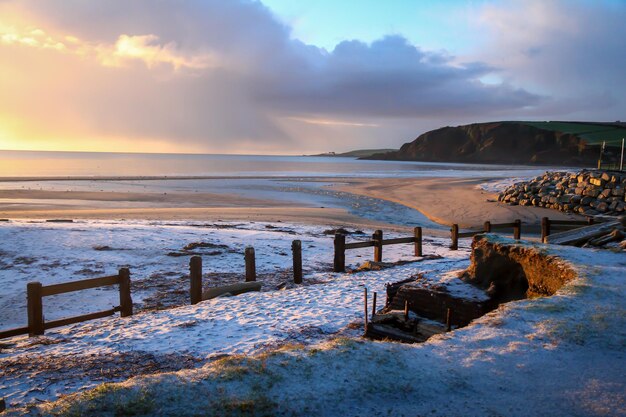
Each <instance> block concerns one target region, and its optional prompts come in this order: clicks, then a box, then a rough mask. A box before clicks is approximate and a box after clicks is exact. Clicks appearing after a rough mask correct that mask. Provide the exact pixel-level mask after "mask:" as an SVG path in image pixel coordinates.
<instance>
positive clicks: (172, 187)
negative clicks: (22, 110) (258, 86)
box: [0, 151, 550, 228]
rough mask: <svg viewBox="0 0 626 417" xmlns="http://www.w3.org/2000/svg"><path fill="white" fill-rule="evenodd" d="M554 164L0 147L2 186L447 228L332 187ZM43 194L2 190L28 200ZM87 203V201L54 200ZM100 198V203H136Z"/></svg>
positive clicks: (490, 175)
mask: <svg viewBox="0 0 626 417" xmlns="http://www.w3.org/2000/svg"><path fill="white" fill-rule="evenodd" d="M547 169H550V167H534V166H533V167H528V166H514V165H513V166H512V165H486V164H455V163H431V162H428V163H427V162H412V161H372V160H359V159H356V158H345V157H324V156H283V155H214V154H149V153H143V154H142V153H94V152H43V151H0V190H8V189H31V190H46V191H110V192H139V193H163V194H165V193H194V192H206V193H216V194H229V195H237V196H242V197H247V198H254V199H259V200H272V201H278V202H285V203H288V204H296V205H299V206H308V207H330V208H341V209H345V210H347V211H348V212H350V213H351V214H354V215H356V216H359V217H361V218H364V219H367V220H374V221H380V222H385V223H392V224H398V225H421V226H424V227H431V228H441V227H442V225H438V224H436V223H434V222H432V221H430V220H429V219H428V218H426V217H425V216H424V215H423V214H422V213H420V212H419V211H416V210H414V209H411V208H409V207H405V206H403V205H400V204H396V203H392V202H388V201H384V200H380V199H374V198H369V197H363V196H356V195H353V194H350V193H345V192H341V191H337V190H335V189H333V187H332V185H334V184H338V183H342V181H343V182H345V181H347V180H349V179H351V178H420V177H421V178H426V177H447V178H485V180H487V179H490V180H493V179H494V178H495V179H507V178H529V177H534V176H537V175H540V174H542V173H543V172H545V170H547ZM40 203H41V201H30V200H19V201H17V200H13V201H7V199H2V198H0V204H4V206H5V207H6V206H7V205H12V206H13V207H16V206H20V207H27V206H29V205H33V204H40ZM46 203H57V204H62V205H67V204H76V205H81V204H82V203H84V202H81V201H67V200H64V201H50V200H47V201H46ZM132 204H133V203H128V202H101V203H100V205H101V206H102V207H107V208H116V207H117V206H120V207H121V206H122V205H124V206H126V207H129V206H132Z"/></svg>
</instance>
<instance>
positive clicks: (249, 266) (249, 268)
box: [244, 246, 256, 282]
mask: <svg viewBox="0 0 626 417" xmlns="http://www.w3.org/2000/svg"><path fill="white" fill-rule="evenodd" d="M244 258H245V260H246V282H248V281H256V259H255V256H254V248H253V247H252V246H248V247H247V248H246V250H245V251H244Z"/></svg>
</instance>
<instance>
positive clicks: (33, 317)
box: [0, 217, 593, 339]
mask: <svg viewBox="0 0 626 417" xmlns="http://www.w3.org/2000/svg"><path fill="white" fill-rule="evenodd" d="M589 224H593V219H591V218H590V219H589V220H588V221H571V220H550V219H549V218H547V217H544V218H543V219H542V222H541V238H542V241H544V240H545V237H546V236H548V235H549V234H550V231H551V230H552V229H554V228H559V229H563V228H569V229H571V228H576V227H580V226H586V225H589ZM508 228H512V229H513V237H514V238H515V239H520V238H521V230H522V224H521V221H520V220H515V221H514V222H512V223H496V224H493V223H491V222H489V221H487V222H485V223H484V227H483V229H482V230H470V231H465V232H459V226H458V225H457V224H453V225H452V228H451V245H450V249H452V250H457V249H458V242H459V239H461V238H466V237H473V236H475V235H477V234H481V233H490V232H492V231H494V230H497V229H508ZM406 243H413V244H414V254H415V256H422V228H421V227H415V228H414V229H413V236H408V237H400V238H395V239H384V238H383V231H382V230H376V231H375V232H374V234H373V235H372V238H371V239H370V240H366V241H361V242H352V243H346V236H345V235H344V234H341V233H337V234H335V238H334V260H333V270H334V272H345V269H346V251H347V250H350V249H359V248H367V247H373V248H374V261H375V262H382V260H383V246H386V245H397V244H406ZM291 250H292V254H293V279H294V282H295V283H296V284H301V283H302V275H303V273H302V242H301V241H300V240H294V241H293V242H292V244H291ZM244 259H245V265H246V266H245V280H246V282H250V281H256V278H257V274H256V257H255V250H254V248H253V247H251V246H249V247H246V249H245V251H244ZM189 278H190V287H189V295H190V302H191V304H197V303H199V302H200V301H202V258H201V257H199V256H193V257H192V258H191V260H190V262H189ZM109 285H119V293H120V305H119V306H117V307H113V308H112V309H109V310H104V311H99V312H95V313H89V314H84V315H81V316H76V317H68V318H64V319H59V320H53V321H49V322H46V321H45V320H44V314H43V300H42V299H43V297H46V296H51V295H57V294H63V293H68V292H74V291H80V290H85V289H90V288H97V287H103V286H109ZM26 289H27V307H28V308H27V309H28V326H26V327H20V328H15V329H9V330H4V331H0V339H3V338H8V337H13V336H18V335H22V334H29V335H30V336H36V335H43V334H44V331H45V330H47V329H51V328H54V327H60V326H65V325H69V324H74V323H79V322H83V321H87V320H93V319H98V318H103V317H108V316H112V315H113V314H115V313H116V312H118V311H119V312H120V315H121V316H122V317H127V316H131V315H132V314H133V305H132V299H131V293H130V272H129V270H128V269H127V268H122V269H120V270H119V273H118V274H117V275H113V276H108V277H102V278H92V279H86V280H81V281H75V282H67V283H63V284H54V285H46V286H44V285H42V284H41V283H39V282H31V283H28V284H27V287H26Z"/></svg>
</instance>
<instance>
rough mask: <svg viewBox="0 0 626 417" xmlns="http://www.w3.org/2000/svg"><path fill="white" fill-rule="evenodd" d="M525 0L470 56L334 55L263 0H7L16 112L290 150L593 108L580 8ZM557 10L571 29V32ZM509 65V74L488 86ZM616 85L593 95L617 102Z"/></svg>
mask: <svg viewBox="0 0 626 417" xmlns="http://www.w3.org/2000/svg"><path fill="white" fill-rule="evenodd" d="M524 4H526V2H524V3H519V4H518V5H517V6H515V7H512V6H511V7H509V6H506V7H505V6H493V7H492V6H489V7H487V8H486V9H484V10H483V12H482V14H481V16H479V17H480V18H481V19H482V20H481V22H482V23H481V30H485V31H487V32H489V33H492V34H493V35H494V38H495V37H497V39H496V40H493V41H490V43H489V48H486V49H487V51H486V52H484V53H483V52H481V53H477V54H474V56H469V57H466V58H468V59H461V58H458V57H455V56H453V55H451V54H450V53H449V52H447V51H426V50H423V49H421V48H420V47H418V46H416V45H414V44H412V43H411V42H410V41H409V40H407V39H405V38H404V37H402V36H399V35H394V36H387V37H384V38H382V39H379V40H377V41H374V42H372V43H369V44H368V43H364V42H361V41H358V40H346V41H343V42H341V43H339V44H338V45H337V46H336V47H335V48H334V49H333V50H331V51H327V50H325V49H321V48H318V47H315V46H312V45H307V44H304V43H302V42H301V41H299V40H297V39H293V38H292V37H291V33H290V29H289V27H287V26H285V25H284V24H282V23H280V22H279V21H278V20H277V19H276V18H275V17H274V16H273V15H272V13H271V12H270V11H269V10H268V9H267V8H265V7H264V6H263V5H262V4H261V3H259V2H257V1H249V0H204V1H201V0H190V1H185V2H181V1H177V0H163V1H159V2H154V1H148V0H134V1H132V2H127V1H122V0H109V1H106V2H85V1H82V0H59V1H55V2H50V1H47V0H21V1H17V0H4V1H3V2H0V60H1V61H2V62H3V63H7V64H3V65H4V69H3V70H2V71H3V73H1V74H0V89H1V90H2V91H3V94H4V96H5V97H4V99H3V101H2V102H0V116H2V117H1V118H4V119H7V118H8V117H11V118H13V119H15V120H23V121H24V123H21V124H20V125H21V126H22V127H23V129H25V130H24V131H23V132H22V137H24V138H28V137H34V136H38V137H43V136H45V135H46V132H48V133H49V132H54V133H55V135H53V136H55V137H58V136H63V135H65V136H67V137H70V136H71V137H74V138H76V141H77V143H78V142H80V141H81V140H84V139H83V138H96V137H97V138H106V137H115V138H127V140H128V143H129V146H131V145H132V144H133V143H139V142H141V143H143V142H145V141H146V140H152V141H154V142H155V143H156V142H159V143H165V142H167V143H170V144H172V145H173V146H178V147H179V149H180V150H186V151H199V150H200V151H202V150H203V151H209V152H232V151H239V152H270V151H274V152H276V151H283V152H284V151H305V150H319V149H323V150H327V149H328V148H327V146H333V147H334V148H342V149H348V148H352V147H360V146H368V147H369V146H376V145H378V146H385V147H387V146H389V145H390V144H389V143H382V141H381V135H383V133H382V132H388V133H389V135H387V134H386V133H385V134H384V137H393V140H395V141H396V144H399V143H400V142H402V141H403V140H406V139H410V138H411V137H413V136H416V135H417V134H418V133H420V130H423V129H425V128H431V127H437V126H438V125H448V124H453V123H461V122H465V121H476V120H489V119H494V118H512V115H519V114H522V115H523V114H526V115H528V114H532V113H533V112H537V111H538V109H544V111H545V109H551V110H550V111H553V112H559V111H563V112H568V111H570V112H571V111H580V110H576V109H575V107H576V106H571V104H570V105H569V107H568V106H566V105H565V103H564V102H563V101H559V100H564V98H565V97H566V96H565V95H566V93H568V91H567V86H568V85H569V86H571V85H572V83H574V82H576V83H578V84H580V81H581V79H583V78H584V74H583V72H584V71H582V70H580V71H578V70H572V71H574V72H576V73H577V75H576V76H574V75H571V74H569V73H568V74H560V75H558V71H560V72H561V73H562V72H563V70H564V68H563V67H562V66H559V65H558V62H557V61H558V59H557V58H554V56H555V55H556V56H559V57H560V58H559V59H562V60H564V61H565V62H568V63H571V64H572V65H577V66H583V67H584V68H587V69H588V70H592V71H596V70H597V69H598V65H596V64H590V63H588V62H586V61H585V59H583V58H575V59H573V58H571V57H570V56H569V55H568V54H569V53H572V52H573V51H574V49H575V47H574V46H569V43H568V42H569V41H571V40H572V39H573V40H574V41H576V42H579V41H581V30H580V29H576V30H573V29H572V24H571V22H577V20H576V19H578V18H579V17H580V16H579V14H577V13H574V14H573V16H570V15H569V13H561V15H559V14H558V13H557V9H558V7H557V6H550V7H547V6H545V7H544V6H541V4H539V3H532V5H533V6H532V7H531V9H530V10H525V9H524ZM529 4H530V3H529ZM581 4H582V3H581ZM516 7H517V8H516ZM520 8H522V9H524V10H522V11H523V12H524V13H527V14H528V16H529V17H530V18H529V19H521V18H519V16H520V13H521V12H520V10H519V9H520ZM579 8H580V10H582V11H584V7H583V6H580V7H579ZM516 14H517V15H516ZM522 14H523V13H522ZM563 15H565V16H563ZM7 16H8V17H7ZM546 16H548V17H546ZM552 16H554V19H560V20H558V24H559V27H560V26H561V25H562V26H563V29H562V30H557V31H556V32H557V33H556V36H555V34H554V33H555V30H554V29H553V28H552V27H551V25H550V19H551V18H552ZM516 17H517V21H516V20H515V18H516ZM567 19H572V20H571V21H570V20H567ZM611 25H612V24H611ZM611 25H610V26H611ZM7 28H8V29H7ZM16 28H17V29H16ZM592 31H593V32H594V33H596V32H597V33H596V34H594V35H593V38H594V39H595V40H596V41H599V40H601V39H603V36H604V35H603V31H602V30H600V29H598V28H595V29H593V30H592ZM5 36H6V39H5ZM582 38H584V37H582ZM554 39H556V41H555V40H554ZM583 40H584V39H583ZM611 42H612V43H611V45H612V47H614V48H616V50H618V51H621V50H622V49H621V48H622V47H621V46H619V45H618V41H616V40H612V41H611ZM585 45H589V42H586V44H585ZM507 48H509V49H507ZM568 48H569V49H568ZM579 52H580V51H579ZM596 53H598V52H596ZM621 56H622V57H623V56H625V54H622V55H621ZM620 59H621V58H620ZM617 60H618V58H616V59H615V61H617ZM615 61H614V62H613V63H614V64H615V63H616V62H615ZM603 62H604V61H603ZM541 65H545V66H546V67H547V68H546V67H544V68H542V67H541ZM622 67H623V65H622ZM567 70H568V71H570V70H571V69H569V68H568V69H567ZM546 72H554V74H553V75H550V74H546ZM605 72H606V76H607V78H609V79H615V80H616V79H617V78H616V77H614V76H613V73H614V72H615V71H609V70H606V71H605ZM609 73H610V74H609ZM494 75H495V76H497V77H499V78H500V79H502V80H504V81H501V82H500V81H496V82H493V81H492V82H489V83H486V82H483V81H482V80H485V79H487V78H489V77H491V78H492V79H493V77H494ZM611 77H614V78H611ZM552 82H553V83H555V85H558V88H555V89H551V88H550V84H551V83H552ZM603 85H604V86H606V84H603V83H601V82H598V83H597V86H595V87H592V86H589V88H588V91H587V96H588V97H591V96H592V95H593V94H595V96H594V97H595V99H594V100H595V103H596V104H597V105H600V106H605V107H606V106H609V107H610V106H614V105H615V103H614V101H612V100H613V99H614V97H612V96H613V94H611V93H608V95H607V93H606V92H604V91H600V88H601V87H602V86H603ZM556 92H558V94H556ZM582 107H583V110H584V106H582ZM622 108H623V107H622ZM391 135H394V136H391ZM51 136H52V135H51ZM92 140H95V139H92ZM98 140H102V139H98ZM82 143H88V142H82ZM142 146H143V145H142Z"/></svg>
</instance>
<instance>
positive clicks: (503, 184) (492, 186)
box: [476, 177, 535, 194]
mask: <svg viewBox="0 0 626 417" xmlns="http://www.w3.org/2000/svg"><path fill="white" fill-rule="evenodd" d="M533 178H535V177H517V178H501V179H497V180H492V181H487V182H483V183H481V184H478V185H476V188H478V189H479V190H484V191H487V192H489V193H494V194H497V193H501V192H502V191H504V190H506V189H507V188H509V187H510V186H512V185H515V184H517V183H520V182H527V181H530V180H532V179H533Z"/></svg>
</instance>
